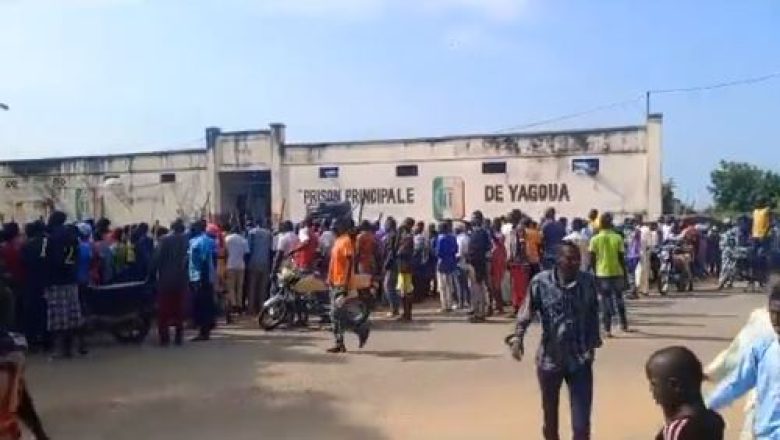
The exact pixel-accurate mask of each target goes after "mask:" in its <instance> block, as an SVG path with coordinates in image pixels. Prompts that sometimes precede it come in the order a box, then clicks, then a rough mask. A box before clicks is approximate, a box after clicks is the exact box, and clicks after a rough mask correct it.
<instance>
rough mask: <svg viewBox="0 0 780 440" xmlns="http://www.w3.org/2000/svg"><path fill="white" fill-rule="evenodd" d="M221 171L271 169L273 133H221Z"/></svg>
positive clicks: (218, 141)
mask: <svg viewBox="0 0 780 440" xmlns="http://www.w3.org/2000/svg"><path fill="white" fill-rule="evenodd" d="M216 147H217V151H218V152H219V154H218V155H219V158H220V159H219V162H218V166H219V170H220V171H222V172H227V171H255V170H269V169H270V168H271V132H270V131H267V130H259V131H239V132H228V133H220V136H219V137H218V138H217V145H216Z"/></svg>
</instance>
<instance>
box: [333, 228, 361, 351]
mask: <svg viewBox="0 0 780 440" xmlns="http://www.w3.org/2000/svg"><path fill="white" fill-rule="evenodd" d="M352 227H353V225H352V220H351V219H338V220H336V222H335V225H334V229H335V230H336V231H335V232H336V237H337V238H336V241H335V242H334V243H333V248H332V249H331V253H330V266H329V267H328V284H329V285H330V302H331V304H332V305H333V306H332V308H331V320H332V321H333V336H334V337H335V339H336V345H335V346H333V348H330V349H328V353H345V352H346V351H347V347H346V345H344V331H345V330H346V329H348V328H351V329H352V330H354V331H355V333H356V334H357V335H358V338H359V346H360V348H363V345H365V343H366V341H367V340H368V335H369V332H370V328H369V324H368V322H364V323H363V324H361V325H359V326H357V327H355V325H354V322H355V316H354V311H353V310H351V309H350V308H349V304H348V301H347V296H348V295H349V292H350V285H351V281H352V272H353V271H354V267H355V261H354V260H355V246H354V244H353V243H352V237H350V235H349V232H350V231H351V230H352Z"/></svg>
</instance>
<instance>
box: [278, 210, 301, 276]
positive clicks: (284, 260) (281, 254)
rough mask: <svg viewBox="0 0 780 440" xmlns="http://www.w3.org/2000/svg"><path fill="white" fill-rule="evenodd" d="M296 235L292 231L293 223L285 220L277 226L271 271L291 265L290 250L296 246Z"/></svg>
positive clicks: (297, 243) (297, 242)
mask: <svg viewBox="0 0 780 440" xmlns="http://www.w3.org/2000/svg"><path fill="white" fill-rule="evenodd" d="M299 244H300V242H299V241H298V235H297V234H296V233H295V231H293V224H292V222H291V221H289V220H287V221H284V222H282V224H281V225H280V226H279V237H278V239H277V240H276V246H275V249H274V251H275V254H276V257H275V258H274V265H273V273H276V272H277V271H279V270H281V269H283V268H291V267H292V255H291V254H292V251H294V250H295V249H297V248H298V245H299Z"/></svg>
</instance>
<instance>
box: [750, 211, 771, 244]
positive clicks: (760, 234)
mask: <svg viewBox="0 0 780 440" xmlns="http://www.w3.org/2000/svg"><path fill="white" fill-rule="evenodd" d="M770 217H771V215H770V211H769V208H759V209H756V210H754V211H753V238H764V237H766V236H767V235H769V226H770Z"/></svg>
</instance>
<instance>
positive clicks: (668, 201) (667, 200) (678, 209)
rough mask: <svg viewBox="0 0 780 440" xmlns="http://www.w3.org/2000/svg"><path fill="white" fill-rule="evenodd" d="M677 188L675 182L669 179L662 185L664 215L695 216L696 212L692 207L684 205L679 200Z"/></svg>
mask: <svg viewBox="0 0 780 440" xmlns="http://www.w3.org/2000/svg"><path fill="white" fill-rule="evenodd" d="M676 187H677V185H675V183H674V180H672V179H669V180H667V181H666V182H664V183H663V184H662V185H661V209H662V210H663V213H664V214H678V215H681V214H695V213H696V210H694V209H693V207H692V206H690V205H687V204H685V203H683V201H682V200H680V199H678V198H677V197H676V196H675V194H674V190H675V188H676Z"/></svg>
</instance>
